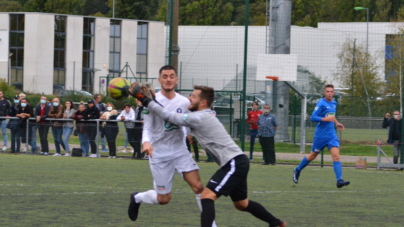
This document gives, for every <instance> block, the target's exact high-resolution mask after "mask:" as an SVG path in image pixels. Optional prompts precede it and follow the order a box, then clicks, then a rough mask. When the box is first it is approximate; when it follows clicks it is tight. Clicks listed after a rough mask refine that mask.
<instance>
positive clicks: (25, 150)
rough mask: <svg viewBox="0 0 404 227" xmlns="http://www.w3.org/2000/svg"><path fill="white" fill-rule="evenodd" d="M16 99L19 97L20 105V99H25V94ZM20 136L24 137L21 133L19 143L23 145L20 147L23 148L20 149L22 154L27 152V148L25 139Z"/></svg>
mask: <svg viewBox="0 0 404 227" xmlns="http://www.w3.org/2000/svg"><path fill="white" fill-rule="evenodd" d="M18 97H19V101H20V104H21V99H25V98H26V96H25V94H24V93H22V92H21V93H20V94H19V95H18ZM27 104H28V101H27ZM22 136H24V135H23V134H22V133H21V143H23V144H22V147H24V148H23V149H22V151H23V152H27V146H26V145H25V139H23V138H22Z"/></svg>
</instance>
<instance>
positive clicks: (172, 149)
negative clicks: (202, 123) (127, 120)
mask: <svg viewBox="0 0 404 227" xmlns="http://www.w3.org/2000/svg"><path fill="white" fill-rule="evenodd" d="M156 100H157V101H158V102H159V103H160V104H161V105H163V106H164V108H165V109H166V110H168V111H170V112H174V113H187V112H189V110H188V106H189V104H190V102H189V100H188V99H187V98H185V97H184V96H182V95H180V94H178V93H175V97H174V98H173V99H167V98H166V97H165V96H164V95H163V94H161V92H158V93H156ZM143 113H144V127H143V137H142V143H144V142H147V141H148V142H150V144H151V146H152V147H153V158H151V159H149V161H150V162H151V163H156V162H161V161H165V160H170V159H173V158H174V159H175V158H177V157H179V156H182V155H189V151H188V148H187V146H186V144H185V133H184V132H185V131H189V128H187V130H184V129H183V128H184V127H183V126H178V125H175V124H172V123H170V122H168V121H165V120H163V119H162V118H160V117H158V116H157V115H156V114H155V113H152V112H148V111H147V110H146V111H144V112H143Z"/></svg>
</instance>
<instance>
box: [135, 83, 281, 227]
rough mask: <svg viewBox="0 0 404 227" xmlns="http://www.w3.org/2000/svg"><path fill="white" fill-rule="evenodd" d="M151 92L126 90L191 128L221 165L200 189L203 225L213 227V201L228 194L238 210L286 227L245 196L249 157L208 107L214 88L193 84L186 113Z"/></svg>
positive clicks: (142, 89)
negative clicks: (170, 107) (167, 107)
mask: <svg viewBox="0 0 404 227" xmlns="http://www.w3.org/2000/svg"><path fill="white" fill-rule="evenodd" d="M150 92H151V93H153V92H152V91H149V90H148V89H145V88H144V87H143V88H142V87H141V86H140V85H139V84H134V85H132V88H131V89H130V90H129V93H130V94H131V95H132V96H134V97H136V98H137V99H138V100H139V101H141V102H142V103H143V105H144V106H146V107H147V108H148V109H149V111H151V112H154V113H155V114H157V115H158V116H159V117H161V118H163V119H164V120H167V121H170V122H171V123H173V124H176V125H178V126H187V127H190V129H191V132H192V134H193V135H194V136H195V137H196V138H197V140H198V142H199V144H200V145H201V146H202V147H203V148H204V149H205V151H207V152H208V153H209V154H210V155H211V156H212V157H213V159H214V160H215V162H216V163H217V164H219V166H220V169H219V170H217V171H216V173H215V174H214V175H213V176H212V178H211V179H210V180H209V183H208V184H207V186H206V188H205V189H204V190H203V192H202V196H201V198H202V199H201V202H202V214H201V226H202V227H211V226H212V222H213V221H214V220H215V205H214V202H215V200H216V199H218V198H219V197H220V196H222V195H224V196H230V198H231V199H232V201H233V203H234V206H235V207H236V208H237V209H238V210H241V211H247V212H250V213H251V214H252V215H254V216H255V217H257V218H259V219H261V220H262V221H264V222H267V223H269V226H270V227H276V226H280V227H284V226H286V222H284V221H282V220H280V219H278V218H276V217H274V216H273V215H272V214H270V213H269V212H268V211H267V210H266V209H265V208H264V207H263V206H262V205H261V204H259V203H258V202H254V201H251V200H248V199H247V175H248V171H249V168H250V163H249V159H248V157H247V156H246V155H245V154H244V153H243V152H242V151H241V149H240V147H238V146H237V145H236V143H235V142H234V141H233V140H232V139H231V138H230V136H229V134H228V133H227V131H226V130H225V128H224V127H223V125H222V124H221V123H220V122H219V120H218V119H217V118H216V117H215V114H214V112H213V111H212V110H211V108H210V107H211V104H212V102H213V100H214V90H213V88H211V87H206V86H194V91H193V92H192V95H191V96H190V97H189V101H190V102H191V104H190V105H189V107H188V108H189V110H191V111H192V112H191V113H186V114H181V113H173V112H169V111H166V110H165V109H164V108H163V107H162V106H160V105H159V104H158V103H156V102H155V101H153V100H152V98H150V96H151V95H150Z"/></svg>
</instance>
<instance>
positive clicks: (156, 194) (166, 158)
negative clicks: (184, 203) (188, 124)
mask: <svg viewBox="0 0 404 227" xmlns="http://www.w3.org/2000/svg"><path fill="white" fill-rule="evenodd" d="M159 74H160V75H159V78H158V80H159V82H160V84H161V88H162V90H161V92H158V93H157V94H156V100H157V101H158V102H159V103H160V104H161V105H163V106H164V107H165V108H166V109H167V110H169V111H171V112H175V113H185V112H188V106H189V100H188V99H187V98H185V97H184V96H181V95H180V94H178V93H176V92H175V91H174V88H175V86H176V85H177V83H178V77H177V72H176V70H175V68H174V67H172V66H168V65H167V66H163V67H162V68H161V69H160V71H159ZM184 131H187V132H189V128H187V130H183V128H182V126H178V125H175V124H172V123H170V122H168V121H165V120H163V119H162V118H160V117H158V116H156V115H155V113H148V112H147V111H145V112H144V127H143V139H142V142H143V151H144V152H146V153H147V154H148V155H150V158H149V163H150V169H151V172H152V175H153V179H154V189H153V190H148V191H145V192H134V193H132V194H131V197H130V200H131V203H130V205H129V209H128V215H129V218H130V219H131V220H132V221H136V219H137V216H138V211H139V206H140V204H141V203H149V204H161V205H164V204H167V203H168V202H170V200H171V188H172V183H173V180H174V173H175V171H176V172H178V173H179V174H181V175H182V176H183V178H184V180H185V181H186V182H187V183H188V184H189V185H190V186H191V189H192V190H193V191H194V193H195V194H196V200H197V203H198V205H199V208H200V209H202V206H201V201H200V200H201V199H200V196H201V195H200V194H201V193H202V191H203V185H202V182H201V179H200V176H199V171H198V170H199V167H198V165H197V164H196V163H195V161H194V160H193V159H192V155H191V154H190V153H189V151H188V148H187V146H186V144H185V141H184V138H185V135H184ZM191 138H192V136H191ZM212 226H216V225H215V224H213V225H212Z"/></svg>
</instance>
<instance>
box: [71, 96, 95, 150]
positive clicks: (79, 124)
mask: <svg viewBox="0 0 404 227" xmlns="http://www.w3.org/2000/svg"><path fill="white" fill-rule="evenodd" d="M85 110H86V107H85V106H84V103H83V102H81V103H80V105H79V110H77V111H76V112H75V113H74V114H73V115H72V116H70V118H71V119H74V120H76V129H77V134H78V136H79V140H80V149H81V151H82V152H83V157H86V156H88V150H89V148H90V147H89V143H88V142H89V139H88V135H87V126H86V123H85V122H83V121H80V120H82V119H84V114H85Z"/></svg>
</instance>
